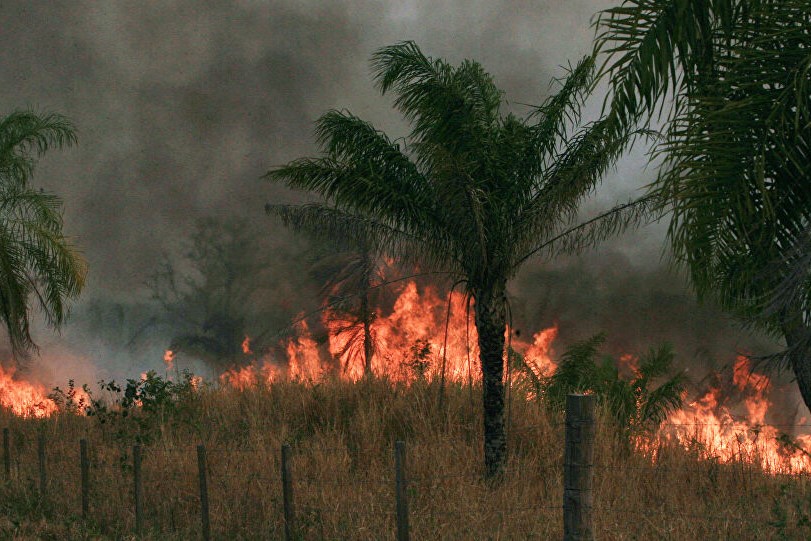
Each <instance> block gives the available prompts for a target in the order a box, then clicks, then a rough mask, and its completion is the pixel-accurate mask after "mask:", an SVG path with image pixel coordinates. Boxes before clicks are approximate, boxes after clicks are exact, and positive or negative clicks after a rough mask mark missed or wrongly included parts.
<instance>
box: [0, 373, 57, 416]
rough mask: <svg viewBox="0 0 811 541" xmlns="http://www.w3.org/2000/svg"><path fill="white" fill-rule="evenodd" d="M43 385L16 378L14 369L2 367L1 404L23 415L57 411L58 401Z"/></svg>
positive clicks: (46, 413) (47, 414)
mask: <svg viewBox="0 0 811 541" xmlns="http://www.w3.org/2000/svg"><path fill="white" fill-rule="evenodd" d="M47 394H48V393H47V391H46V390H45V387H44V386H42V385H36V384H33V383H29V382H26V381H20V380H17V379H15V378H14V370H13V369H8V370H6V369H4V368H2V367H0V405H2V406H3V407H5V408H9V409H10V410H11V411H13V412H14V414H15V415H19V416H21V417H47V416H49V415H51V414H53V413H56V411H57V409H58V408H57V406H56V403H55V402H54V401H53V400H51V399H50V398H48V396H47Z"/></svg>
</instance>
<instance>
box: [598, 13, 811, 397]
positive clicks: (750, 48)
mask: <svg viewBox="0 0 811 541" xmlns="http://www.w3.org/2000/svg"><path fill="white" fill-rule="evenodd" d="M596 24H597V27H598V32H599V34H598V39H597V42H596V50H604V51H605V52H606V53H607V59H606V64H605V65H606V70H605V71H606V73H607V74H608V76H609V78H610V84H611V88H612V95H611V98H610V100H609V102H607V103H608V104H609V106H610V112H609V116H610V117H613V118H616V119H617V120H616V122H615V123H614V124H613V126H615V127H616V126H621V127H624V128H625V129H627V128H628V127H629V126H632V125H637V124H642V125H645V124H647V123H648V122H650V119H651V117H652V116H653V115H654V113H659V114H661V113H664V115H663V117H664V133H665V136H664V139H663V140H662V142H661V143H660V144H659V145H658V146H657V147H656V148H655V150H654V156H658V157H661V158H662V159H663V167H662V169H661V172H660V174H659V176H658V178H657V180H656V181H655V183H653V185H652V187H651V193H652V194H654V195H655V196H656V197H658V198H659V199H660V201H661V202H662V203H663V204H666V205H669V206H670V208H671V209H672V215H671V221H670V229H669V240H670V244H671V245H672V247H673V252H674V256H675V259H676V261H677V262H679V263H681V264H683V265H684V266H686V268H687V269H688V271H689V275H690V278H691V282H692V284H693V286H694V288H695V290H696V292H697V293H698V295H699V296H700V297H702V298H711V299H714V300H716V301H717V302H719V303H720V305H721V306H722V307H724V308H726V309H727V310H729V311H730V312H731V313H733V314H735V315H737V316H738V317H740V318H741V320H742V321H744V322H745V323H747V324H749V325H751V326H754V327H757V328H760V329H764V330H766V331H767V332H770V333H771V334H772V335H775V336H782V337H783V338H784V339H785V340H786V343H787V345H788V349H787V350H786V352H784V353H785V354H784V355H782V356H781V358H782V359H783V360H786V361H788V364H789V365H790V366H791V368H792V369H793V372H794V374H795V375H796V377H797V383H798V385H799V388H800V391H801V394H802V396H803V398H804V400H805V403H806V405H807V406H809V407H811V363H809V361H808V353H809V351H811V348H810V347H809V346H811V326H810V325H809V323H811V280H810V279H809V270H808V269H809V268H811V267H809V262H811V261H810V260H809V255H808V254H809V253H811V251H810V250H809V248H811V244H809V241H810V240H811V237H810V236H809V231H810V230H809V225H811V159H809V157H811V86H810V85H811V70H810V69H809V67H810V66H811V9H809V3H808V1H807V0H780V1H776V0H707V1H704V2H695V1H687V0H677V1H663V0H634V1H629V2H624V3H623V5H622V6H621V7H617V8H613V9H609V10H606V11H604V12H602V14H601V15H600V17H599V19H598V21H597V23H596Z"/></svg>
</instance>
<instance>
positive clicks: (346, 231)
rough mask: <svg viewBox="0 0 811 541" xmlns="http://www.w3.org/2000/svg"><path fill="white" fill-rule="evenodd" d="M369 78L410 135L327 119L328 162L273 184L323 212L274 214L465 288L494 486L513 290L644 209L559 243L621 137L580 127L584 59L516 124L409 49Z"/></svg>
mask: <svg viewBox="0 0 811 541" xmlns="http://www.w3.org/2000/svg"><path fill="white" fill-rule="evenodd" d="M372 69H373V73H374V78H375V81H376V83H377V86H378V88H379V89H380V91H381V92H382V93H383V94H386V93H389V92H392V93H394V94H395V96H396V97H395V100H394V103H395V106H396V107H397V108H398V109H399V110H400V111H401V113H402V114H403V115H404V116H405V118H406V119H407V120H408V121H409V122H410V124H411V127H412V129H411V133H410V134H409V136H408V137H407V138H405V139H403V140H392V139H390V138H389V137H388V136H386V134H384V133H382V132H380V131H378V130H376V129H375V128H374V127H373V126H372V125H371V124H369V123H368V122H365V121H363V120H362V119H360V118H358V117H356V116H354V115H352V114H351V113H349V112H346V111H335V110H333V111H329V112H327V113H326V114H324V115H323V116H322V117H321V118H320V119H319V120H318V122H317V129H316V133H317V139H318V142H319V143H320V145H321V147H322V149H323V155H322V156H321V157H317V158H301V159H298V160H295V161H293V162H291V163H289V164H287V165H285V166H282V167H279V168H277V169H274V170H272V171H271V172H269V173H268V175H267V178H269V179H271V180H274V181H280V182H284V183H286V184H287V186H289V187H292V188H296V189H300V190H308V191H312V192H315V193H317V194H319V195H321V196H322V197H324V198H325V199H326V203H312V204H305V205H301V206H290V205H269V206H268V210H269V212H271V213H272V214H275V215H277V216H280V217H281V218H282V220H283V221H284V222H285V223H286V224H287V225H289V226H292V227H293V228H296V229H299V230H304V231H309V232H316V233H319V234H321V235H322V236H324V237H327V238H329V237H333V238H334V237H345V236H350V237H353V238H357V239H371V243H372V245H371V246H370V249H371V250H373V251H375V252H378V253H385V254H388V255H389V256H391V257H393V258H394V259H395V261H398V262H414V263H418V264H420V265H421V268H422V269H432V270H437V271H439V270H444V271H448V272H450V273H453V274H455V275H457V277H458V278H459V279H461V280H463V281H464V287H465V291H466V293H467V294H468V295H469V296H470V297H472V299H473V302H474V313H475V325H476V328H477V330H478V337H479V338H478V340H479V350H480V360H481V366H482V376H483V377H482V380H483V391H482V392H483V397H484V400H483V408H484V415H483V417H484V458H485V473H486V475H487V476H488V477H490V478H494V477H496V476H498V475H499V474H500V472H502V471H503V468H504V462H505V457H506V442H505V432H504V384H503V371H504V346H505V330H506V325H507V300H506V296H505V295H506V287H507V282H508V280H509V279H510V278H511V277H512V276H513V275H514V274H515V272H516V271H517V269H518V267H519V266H520V265H521V263H523V262H524V261H525V260H526V259H527V258H528V257H530V256H531V255H535V254H538V253H542V252H546V253H553V252H557V251H560V250H573V249H576V248H582V247H584V246H586V245H591V244H593V243H594V242H597V241H599V240H600V239H602V238H604V237H605V236H607V235H609V234H611V233H613V232H615V231H616V230H617V229H619V228H621V227H622V226H623V225H626V224H627V223H629V222H632V221H634V220H638V219H640V216H642V215H643V214H644V205H642V206H640V205H636V206H633V205H631V206H623V207H621V211H618V212H615V213H611V214H607V215H606V216H604V217H602V218H598V219H595V220H594V221H592V222H590V223H588V224H584V225H582V226H579V227H576V228H574V229H573V233H571V234H567V233H568V232H569V231H571V230H568V229H567V228H568V227H569V226H571V225H572V224H573V223H574V220H575V218H576V213H577V209H578V204H579V202H580V201H581V200H582V199H583V198H584V197H585V196H586V195H588V194H589V193H590V192H591V191H592V190H593V189H594V187H595V186H596V184H597V182H598V181H599V180H600V178H601V176H602V175H603V173H604V172H605V171H606V170H607V169H608V168H609V167H611V166H612V165H613V163H614V162H615V160H616V158H617V157H618V156H619V155H620V153H621V152H622V150H623V148H624V146H625V144H626V142H627V140H628V137H627V136H624V135H623V136H618V137H613V138H607V137H606V133H607V132H608V131H609V129H608V127H607V126H606V125H605V122H603V121H597V122H592V123H588V124H585V125H581V124H580V106H581V104H582V103H583V100H584V99H585V96H586V94H587V91H588V88H589V86H590V84H591V83H592V75H593V71H594V63H593V61H592V59H591V58H584V59H583V60H582V61H580V62H579V63H578V64H577V65H576V66H575V67H574V68H572V69H571V70H570V72H569V73H568V76H567V77H566V79H565V80H563V81H562V86H561V88H560V90H559V91H558V93H557V94H555V95H554V96H551V97H550V98H548V99H547V100H546V101H544V102H543V104H542V105H540V106H537V107H533V108H532V109H531V111H530V112H529V114H528V115H527V116H526V117H524V118H520V117H518V116H516V115H515V114H513V113H508V114H502V112H501V106H502V92H501V91H500V90H499V89H498V88H497V87H496V85H495V84H494V82H493V79H492V77H491V76H490V75H489V74H488V73H486V72H485V71H484V69H483V68H482V67H481V66H480V65H479V64H478V63H476V62H474V61H470V60H466V61H464V62H462V63H461V64H460V65H458V66H452V65H450V64H448V63H447V62H445V61H444V60H441V59H436V60H435V59H432V58H431V57H427V56H425V55H424V54H423V53H422V51H421V50H420V49H419V47H417V45H416V44H414V43H413V42H403V43H399V44H396V45H392V46H389V47H384V48H382V49H380V50H378V51H377V52H376V53H375V54H374V55H373V57H372Z"/></svg>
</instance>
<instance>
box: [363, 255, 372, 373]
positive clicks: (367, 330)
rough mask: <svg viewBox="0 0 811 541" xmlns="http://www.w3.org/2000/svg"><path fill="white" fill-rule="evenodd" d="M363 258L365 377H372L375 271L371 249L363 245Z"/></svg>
mask: <svg viewBox="0 0 811 541" xmlns="http://www.w3.org/2000/svg"><path fill="white" fill-rule="evenodd" d="M360 250H361V257H362V258H363V277H362V280H363V283H362V287H363V294H362V295H361V298H360V317H361V319H362V320H363V377H364V378H367V379H368V378H371V377H372V375H373V374H372V356H373V355H374V345H373V344H372V310H371V307H370V306H369V305H370V302H369V291H370V289H371V287H372V272H373V269H374V259H373V257H372V253H371V252H370V251H369V247H368V246H367V245H366V243H363V244H362V245H361V247H360Z"/></svg>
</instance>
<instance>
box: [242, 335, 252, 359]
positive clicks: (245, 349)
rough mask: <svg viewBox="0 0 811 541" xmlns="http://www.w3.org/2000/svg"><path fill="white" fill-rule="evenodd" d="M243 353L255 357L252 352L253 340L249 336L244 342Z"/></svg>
mask: <svg viewBox="0 0 811 541" xmlns="http://www.w3.org/2000/svg"><path fill="white" fill-rule="evenodd" d="M242 353H244V354H245V355H253V351H251V338H250V337H249V336H246V337H245V340H243V341H242Z"/></svg>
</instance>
